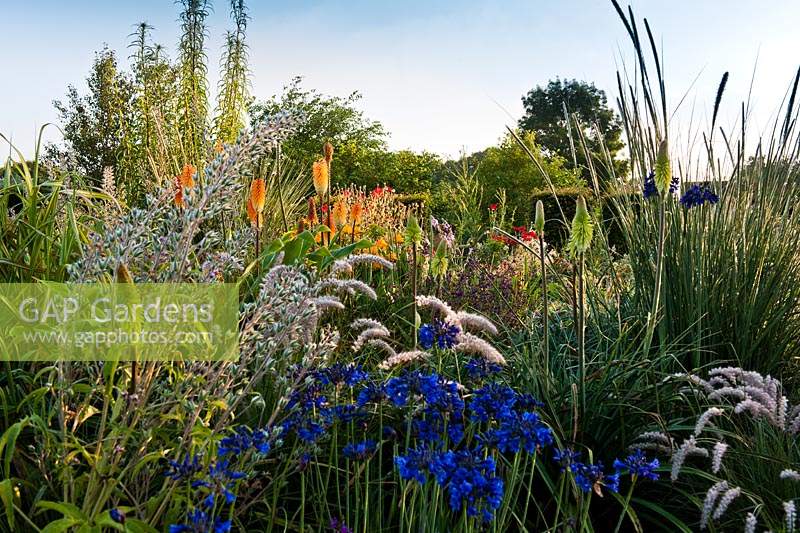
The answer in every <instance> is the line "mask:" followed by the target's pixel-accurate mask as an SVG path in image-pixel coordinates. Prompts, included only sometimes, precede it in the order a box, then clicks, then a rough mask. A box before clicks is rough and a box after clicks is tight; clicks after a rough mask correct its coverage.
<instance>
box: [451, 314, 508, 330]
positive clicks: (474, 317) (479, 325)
mask: <svg viewBox="0 0 800 533" xmlns="http://www.w3.org/2000/svg"><path fill="white" fill-rule="evenodd" d="M449 318H450V319H451V320H453V321H454V322H455V323H456V324H457V325H459V326H461V329H462V330H465V329H473V330H477V331H481V332H484V333H491V334H492V335H497V327H496V326H495V325H494V324H492V322H491V321H490V320H489V319H488V318H486V317H485V316H481V315H478V314H475V313H467V312H466V311H459V312H457V313H456V314H455V315H453V316H451V317H449Z"/></svg>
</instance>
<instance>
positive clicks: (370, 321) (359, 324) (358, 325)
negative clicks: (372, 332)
mask: <svg viewBox="0 0 800 533" xmlns="http://www.w3.org/2000/svg"><path fill="white" fill-rule="evenodd" d="M383 327H385V326H384V325H383V324H381V323H380V321H378V320H375V319H374V318H357V319H355V320H353V322H352V323H351V324H350V328H352V329H354V330H356V331H358V330H359V329H366V328H383Z"/></svg>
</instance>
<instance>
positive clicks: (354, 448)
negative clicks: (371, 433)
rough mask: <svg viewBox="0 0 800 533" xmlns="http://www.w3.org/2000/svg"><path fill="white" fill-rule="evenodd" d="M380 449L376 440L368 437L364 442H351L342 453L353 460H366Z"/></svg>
mask: <svg viewBox="0 0 800 533" xmlns="http://www.w3.org/2000/svg"><path fill="white" fill-rule="evenodd" d="M377 449H378V444H377V443H376V442H375V441H374V440H370V439H367V440H365V441H363V442H355V443H353V442H351V443H349V444H347V445H345V447H344V448H343V449H342V454H343V455H344V456H345V457H347V458H348V459H350V460H352V461H364V460H366V459H369V458H370V457H371V456H372V455H373V454H374V453H375V451H376V450H377Z"/></svg>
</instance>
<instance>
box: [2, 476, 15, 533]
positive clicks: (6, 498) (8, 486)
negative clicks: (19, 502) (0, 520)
mask: <svg viewBox="0 0 800 533" xmlns="http://www.w3.org/2000/svg"><path fill="white" fill-rule="evenodd" d="M0 500H3V507H4V508H5V510H6V521H7V522H8V527H10V528H11V531H14V484H13V483H12V481H11V480H10V479H4V480H3V481H0Z"/></svg>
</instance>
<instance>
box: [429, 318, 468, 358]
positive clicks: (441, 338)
mask: <svg viewBox="0 0 800 533" xmlns="http://www.w3.org/2000/svg"><path fill="white" fill-rule="evenodd" d="M459 333H461V330H460V329H459V327H458V326H456V325H455V324H450V323H449V322H446V321H444V320H440V319H438V318H437V319H436V320H434V321H433V323H431V324H423V325H422V327H420V328H419V344H420V346H422V347H423V348H424V349H426V350H430V349H431V348H433V346H434V344H435V345H436V346H438V347H439V349H440V350H446V349H449V348H452V347H453V346H455V345H456V344H457V343H458V340H457V338H458V334H459Z"/></svg>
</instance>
